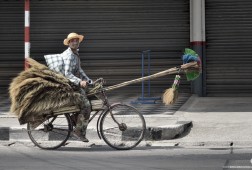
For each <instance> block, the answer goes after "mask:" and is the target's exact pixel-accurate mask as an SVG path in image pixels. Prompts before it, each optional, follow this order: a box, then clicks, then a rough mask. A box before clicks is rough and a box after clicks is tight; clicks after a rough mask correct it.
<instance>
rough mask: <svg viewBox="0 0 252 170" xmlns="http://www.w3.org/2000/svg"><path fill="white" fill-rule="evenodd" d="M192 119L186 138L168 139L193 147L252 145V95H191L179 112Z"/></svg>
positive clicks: (176, 114) (183, 116)
mask: <svg viewBox="0 0 252 170" xmlns="http://www.w3.org/2000/svg"><path fill="white" fill-rule="evenodd" d="M175 116H178V117H179V120H191V121H192V122H193V127H192V128H191V129H190V130H189V131H188V133H187V135H185V136H184V137H181V138H178V139H173V140H170V141H167V142H170V143H175V144H176V145H183V146H185V145H189V146H252V97H197V96H191V98H190V99H189V100H188V101H187V102H186V103H185V104H184V105H183V106H182V107H181V108H180V109H179V110H178V111H177V112H176V113H175Z"/></svg>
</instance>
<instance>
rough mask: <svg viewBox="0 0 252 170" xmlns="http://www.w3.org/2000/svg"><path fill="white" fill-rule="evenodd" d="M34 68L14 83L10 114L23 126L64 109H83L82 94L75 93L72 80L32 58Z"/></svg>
mask: <svg viewBox="0 0 252 170" xmlns="http://www.w3.org/2000/svg"><path fill="white" fill-rule="evenodd" d="M28 63H29V64H30V68H29V69H27V70H25V71H22V72H21V73H20V74H19V75H18V76H17V77H16V78H14V79H13V81H12V83H11V84H10V87H9V94H10V98H11V109H10V112H11V113H14V114H15V115H16V116H18V119H19V122H20V124H25V123H27V122H30V121H36V120H37V119H42V118H43V115H45V114H49V113H51V112H52V111H53V110H55V109H58V108H61V107H62V106H72V105H79V104H80V102H81V100H80V94H79V93H76V92H74V90H73V89H72V87H71V85H70V82H69V80H68V79H67V78H66V77H64V76H63V75H61V74H58V73H56V72H54V71H51V70H50V69H49V68H48V67H46V66H45V65H43V64H40V63H38V62H37V61H35V60H33V59H31V58H29V59H28Z"/></svg>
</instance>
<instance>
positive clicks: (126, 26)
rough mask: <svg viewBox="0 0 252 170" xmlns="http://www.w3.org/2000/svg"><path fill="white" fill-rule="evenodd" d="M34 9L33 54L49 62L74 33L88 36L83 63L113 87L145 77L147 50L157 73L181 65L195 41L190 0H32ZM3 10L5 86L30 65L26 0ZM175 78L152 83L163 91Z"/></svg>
mask: <svg viewBox="0 0 252 170" xmlns="http://www.w3.org/2000/svg"><path fill="white" fill-rule="evenodd" d="M30 7H31V18H30V22H31V57H32V58H34V59H37V60H38V61H41V62H44V58H43V56H44V55H45V54H55V53H61V52H63V51H64V50H65V49H66V46H64V45H63V40H64V38H65V37H66V36H67V35H68V33H70V32H77V33H80V34H84V35H85V40H84V42H83V43H82V44H81V46H80V55H81V60H82V63H83V65H82V66H83V68H84V70H85V71H86V73H87V74H88V75H89V77H91V78H93V79H96V78H98V77H104V78H105V79H106V81H107V85H113V84H116V83H120V82H123V81H127V80H131V79H134V78H138V77H141V52H142V51H143V50H151V65H152V66H151V74H152V73H156V72H158V71H162V70H164V69H168V68H170V67H174V66H177V65H180V64H181V55H182V52H183V50H184V48H185V47H188V45H189V27H190V26H189V1H188V0H179V1H177V0H156V1H150V0H147V1H146V0H109V1H103V0H96V1H88V0H75V1H64V0H50V1H46V0H32V1H31V6H30ZM0 13H1V15H0V22H1V28H0V37H1V41H0V48H1V57H0V60H1V67H0V76H1V88H3V87H7V86H8V84H9V83H10V80H11V78H12V77H14V76H16V74H17V73H18V72H20V71H21V70H22V69H23V66H24V64H23V60H24V47H23V46H24V43H23V42H24V38H23V37H24V2H23V1H10V0H9V1H8V0H6V1H2V2H0ZM146 60H147V58H146ZM146 65H147V62H146ZM146 72H147V70H146ZM173 78H174V76H167V77H164V78H159V79H156V80H153V81H151V83H152V87H153V88H154V89H156V90H157V91H163V90H164V88H167V87H169V86H170V85H171V83H172V81H173ZM138 86H140V84H138ZM127 89H130V88H127ZM139 92H140V91H139ZM181 92H190V83H189V82H186V81H182V85H181Z"/></svg>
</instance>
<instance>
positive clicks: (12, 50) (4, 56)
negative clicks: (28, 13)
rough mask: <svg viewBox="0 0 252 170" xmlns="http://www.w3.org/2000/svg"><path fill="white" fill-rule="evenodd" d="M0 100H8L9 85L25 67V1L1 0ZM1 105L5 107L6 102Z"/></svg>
mask: <svg viewBox="0 0 252 170" xmlns="http://www.w3.org/2000/svg"><path fill="white" fill-rule="evenodd" d="M0 51H1V55H0V101H1V102H3V101H4V100H5V101H6V100H8V90H7V89H8V85H9V83H10V81H11V79H12V78H13V77H15V76H16V75H17V73H19V72H20V71H21V70H23V68H24V64H23V63H24V2H23V1H0ZM3 103H4V104H3V105H0V107H1V108H3V107H5V102H3Z"/></svg>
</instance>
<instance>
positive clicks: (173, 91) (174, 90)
mask: <svg viewBox="0 0 252 170" xmlns="http://www.w3.org/2000/svg"><path fill="white" fill-rule="evenodd" d="M179 82H180V75H176V76H175V79H174V82H173V85H172V87H171V88H169V89H167V90H165V92H164V94H163V103H164V104H165V105H172V104H174V103H175V102H176V100H177V98H178V88H179Z"/></svg>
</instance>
